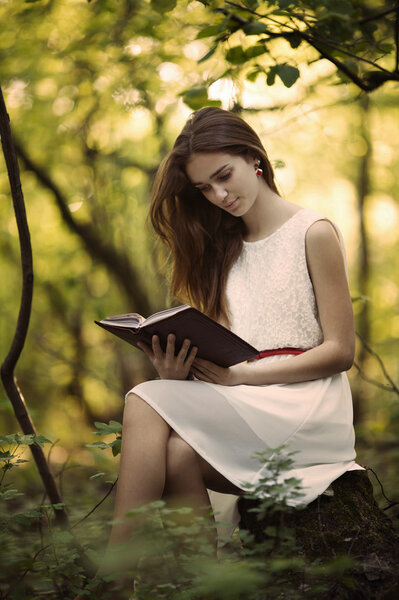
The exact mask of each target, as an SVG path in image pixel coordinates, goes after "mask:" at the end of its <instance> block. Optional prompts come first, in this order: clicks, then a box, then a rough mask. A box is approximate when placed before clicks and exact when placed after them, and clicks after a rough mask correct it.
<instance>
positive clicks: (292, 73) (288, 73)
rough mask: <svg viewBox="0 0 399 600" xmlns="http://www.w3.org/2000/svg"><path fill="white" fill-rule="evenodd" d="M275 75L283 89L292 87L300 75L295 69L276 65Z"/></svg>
mask: <svg viewBox="0 0 399 600" xmlns="http://www.w3.org/2000/svg"><path fill="white" fill-rule="evenodd" d="M277 75H278V76H279V77H280V79H281V81H282V82H283V83H284V85H285V87H287V88H290V87H291V86H292V85H294V83H295V82H296V80H297V79H298V77H299V75H300V73H299V70H298V69H297V68H296V67H292V66H291V65H287V64H283V65H277Z"/></svg>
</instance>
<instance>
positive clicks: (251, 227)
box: [242, 183, 301, 242]
mask: <svg viewBox="0 0 399 600" xmlns="http://www.w3.org/2000/svg"><path fill="white" fill-rule="evenodd" d="M300 208H301V207H300V206H298V205H297V204H293V203H292V202H289V201H288V200H286V199H285V198H282V197H281V196H279V195H278V194H276V193H275V192H273V191H272V190H271V189H270V188H269V187H268V186H267V185H266V183H265V185H264V186H262V190H261V193H260V194H259V196H258V198H257V199H256V200H255V202H254V204H253V205H252V207H251V208H250V210H249V211H248V212H247V213H246V214H245V215H243V216H242V220H243V221H244V223H245V228H246V232H245V234H244V239H245V240H246V241H248V242H254V241H256V240H261V239H263V238H265V237H267V236H269V235H270V234H271V233H273V232H274V231H275V230H276V229H278V228H279V227H280V226H281V225H282V224H283V223H284V222H285V221H286V220H287V219H289V218H290V217H291V216H292V215H293V214H295V213H296V212H298V210H299V209H300Z"/></svg>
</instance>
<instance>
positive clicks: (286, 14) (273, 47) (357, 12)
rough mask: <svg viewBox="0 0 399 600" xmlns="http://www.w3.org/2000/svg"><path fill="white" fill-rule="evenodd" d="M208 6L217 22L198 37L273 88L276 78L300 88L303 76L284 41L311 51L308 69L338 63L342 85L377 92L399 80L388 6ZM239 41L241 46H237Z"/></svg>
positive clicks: (392, 12) (344, 2)
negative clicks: (284, 55) (285, 52)
mask: <svg viewBox="0 0 399 600" xmlns="http://www.w3.org/2000/svg"><path fill="white" fill-rule="evenodd" d="M207 6H208V7H209V9H210V10H211V12H212V13H213V17H212V21H213V22H211V24H209V23H207V25H206V26H205V27H204V28H202V29H201V30H200V31H199V33H198V34H197V38H198V39H203V38H208V37H211V38H213V39H212V41H211V44H212V53H213V52H215V50H216V49H217V48H218V47H221V49H222V51H223V53H224V57H225V60H226V61H227V62H228V63H230V64H231V65H234V66H237V65H241V66H242V67H245V68H246V72H247V73H248V71H247V69H248V67H251V71H250V72H249V77H250V80H253V79H254V77H255V75H256V74H261V73H263V74H265V75H266V83H267V85H269V86H270V85H274V83H275V75H276V74H277V75H278V76H279V77H280V79H281V80H282V82H283V84H284V85H285V86H286V87H291V86H292V85H293V84H294V83H295V81H296V80H297V79H298V77H299V76H300V73H299V71H298V69H297V67H296V66H295V65H290V64H287V62H286V61H284V60H282V59H281V43H280V42H281V40H285V42H288V44H289V45H290V46H291V48H293V49H297V48H299V47H300V46H301V45H306V46H308V47H310V48H312V50H313V53H312V54H311V55H309V54H308V57H307V62H308V63H309V64H310V63H311V62H314V61H317V60H321V59H327V60H328V61H330V62H331V63H333V64H334V65H335V67H336V68H337V75H338V77H339V78H340V80H341V82H342V83H343V82H345V83H346V82H348V81H351V82H353V83H355V84H356V85H357V86H358V87H359V88H361V89H362V90H365V91H372V90H374V89H376V88H377V87H379V86H381V85H383V83H385V82H387V81H399V70H398V61H397V58H395V56H397V53H398V48H397V45H398V43H399V42H398V40H397V38H396V37H395V20H396V19H397V18H398V17H397V11H398V8H397V6H395V5H394V4H392V6H391V7H388V8H387V7H386V4H385V3H380V4H379V6H375V5H373V7H371V6H370V4H369V3H368V2H364V1H361V2H356V3H353V2H349V0H338V1H335V0H330V1H328V2H321V1H319V0H301V1H300V2H292V1H291V0H278V1H276V0H267V1H258V0H249V1H247V2H241V3H240V2H218V1H210V2H207ZM255 36H256V37H255ZM253 37H255V40H253ZM236 40H239V42H240V43H239V44H237V43H235V44H234V45H233V44H232V43H234V42H235V41H236ZM261 54H267V59H266V60H265V61H264V62H263V63H262V64H259V65H254V64H253V62H252V60H253V58H255V57H256V56H259V55H261Z"/></svg>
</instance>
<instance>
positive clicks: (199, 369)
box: [190, 358, 247, 385]
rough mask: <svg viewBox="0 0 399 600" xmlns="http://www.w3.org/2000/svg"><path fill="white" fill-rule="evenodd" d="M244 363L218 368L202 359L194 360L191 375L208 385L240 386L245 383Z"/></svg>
mask: <svg viewBox="0 0 399 600" xmlns="http://www.w3.org/2000/svg"><path fill="white" fill-rule="evenodd" d="M246 367H247V365H246V364H245V363H240V364H238V365H233V366H232V367H227V368H226V367H220V366H219V365H215V363H213V362H210V361H209V360H205V359H203V358H196V359H195V360H194V362H193V364H192V365H191V369H190V371H191V373H193V374H194V375H195V377H196V378H197V379H200V380H201V381H207V382H208V383H219V384H220V385H240V384H243V383H245V374H246Z"/></svg>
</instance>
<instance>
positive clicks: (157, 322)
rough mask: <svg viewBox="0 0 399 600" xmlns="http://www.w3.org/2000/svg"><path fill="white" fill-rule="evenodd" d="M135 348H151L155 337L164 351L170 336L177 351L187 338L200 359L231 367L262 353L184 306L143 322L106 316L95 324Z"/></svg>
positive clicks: (132, 317) (133, 317)
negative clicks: (173, 339)
mask: <svg viewBox="0 0 399 600" xmlns="http://www.w3.org/2000/svg"><path fill="white" fill-rule="evenodd" d="M95 323H97V325H99V326H100V327H103V328H104V329H106V330H107V331H110V332H111V333H113V334H114V335H116V336H118V337H120V338H121V339H122V340H125V341H126V342H128V343H129V344H132V345H133V346H137V342H139V341H142V342H144V343H146V344H148V345H149V346H151V339H152V336H153V335H158V336H159V339H160V344H161V347H162V349H163V350H165V348H166V340H167V336H168V334H169V333H173V334H174V335H175V336H176V342H175V346H176V352H178V350H179V349H180V347H181V345H182V343H183V341H184V340H185V339H186V338H188V339H189V340H191V344H192V346H197V347H198V352H197V356H198V357H199V358H204V359H206V360H210V361H212V362H214V363H216V364H218V365H220V366H222V367H231V366H232V365H235V364H237V363H240V362H244V361H245V360H248V359H250V358H253V357H254V356H256V355H257V354H258V353H259V351H258V350H257V349H256V348H254V347H253V346H251V345H250V344H248V343H247V342H246V341H245V340H243V339H241V338H240V337H239V336H238V335H236V334H235V333H233V332H232V331H230V330H229V329H226V327H223V325H220V324H219V323H217V322H216V321H214V320H213V319H210V318H209V317H207V316H206V315H204V314H203V313H201V312H200V311H199V310H197V309H195V308H193V307H192V306H188V305H186V304H185V305H182V306H179V307H177V308H173V309H167V310H165V311H161V312H159V313H155V314H154V315H151V316H150V317H148V319H144V318H143V317H141V316H140V315H138V314H136V313H132V314H126V315H116V316H113V317H107V318H106V319H103V320H102V321H95Z"/></svg>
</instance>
